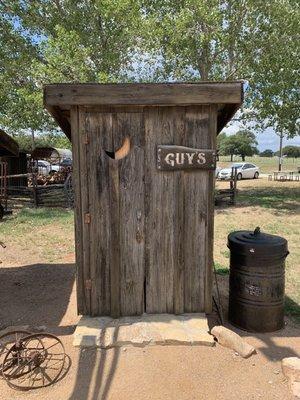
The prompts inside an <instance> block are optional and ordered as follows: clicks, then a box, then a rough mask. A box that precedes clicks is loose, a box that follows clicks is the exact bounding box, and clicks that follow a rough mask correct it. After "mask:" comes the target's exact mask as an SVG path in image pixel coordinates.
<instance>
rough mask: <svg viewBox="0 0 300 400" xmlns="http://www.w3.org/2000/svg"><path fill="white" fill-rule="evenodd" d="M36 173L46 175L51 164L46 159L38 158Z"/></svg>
mask: <svg viewBox="0 0 300 400" xmlns="http://www.w3.org/2000/svg"><path fill="white" fill-rule="evenodd" d="M37 166H38V173H39V174H40V175H48V174H49V172H50V168H51V164H50V163H49V162H48V161H46V160H38V162H37Z"/></svg>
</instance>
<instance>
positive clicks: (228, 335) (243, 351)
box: [211, 326, 256, 358]
mask: <svg viewBox="0 0 300 400" xmlns="http://www.w3.org/2000/svg"><path fill="white" fill-rule="evenodd" d="M211 334H212V335H213V336H214V337H215V338H217V340H218V343H219V344H221V345H222V346H225V347H229V348H230V349H232V350H234V351H235V352H236V353H238V354H239V355H240V356H242V357H243V358H248V357H250V356H251V355H252V354H253V353H255V352H256V351H255V348H254V347H253V346H250V344H248V343H247V342H246V341H245V340H244V339H243V338H241V337H240V336H239V335H238V334H237V333H235V332H233V331H231V330H230V329H227V328H225V327H224V326H214V327H213V328H212V330H211Z"/></svg>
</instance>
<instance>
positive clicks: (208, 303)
mask: <svg viewBox="0 0 300 400" xmlns="http://www.w3.org/2000/svg"><path fill="white" fill-rule="evenodd" d="M216 138H217V107H216V106H215V105H210V108H209V126H208V133H207V146H208V147H209V148H210V149H215V148H216ZM215 182H216V179H215V171H209V173H208V191H207V233H206V235H207V241H206V243H207V248H206V254H207V260H206V269H205V282H204V290H205V292H204V310H205V312H206V313H211V312H212V286H213V261H214V260H213V251H214V205H215V201H214V200H215V199H214V191H215Z"/></svg>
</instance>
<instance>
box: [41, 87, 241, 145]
mask: <svg viewBox="0 0 300 400" xmlns="http://www.w3.org/2000/svg"><path fill="white" fill-rule="evenodd" d="M243 97H244V91H243V81H236V82H199V83H126V84H97V83H93V84H90V83H84V84H65V83H62V84H51V85H45V86H44V106H45V108H46V109H47V110H48V111H49V112H50V114H51V115H52V116H53V117H54V119H55V120H56V122H57V123H58V125H59V126H60V127H61V129H62V130H63V132H64V133H65V134H66V136H67V137H68V138H69V139H70V140H71V124H70V109H71V107H72V106H105V105H106V106H188V105H201V104H217V105H218V121H217V133H219V132H220V131H221V130H222V129H223V128H224V126H225V125H226V124H227V123H228V122H229V121H230V119H231V118H232V117H233V115H234V114H235V113H236V111H237V110H238V108H239V107H240V106H241V104H242V102H243Z"/></svg>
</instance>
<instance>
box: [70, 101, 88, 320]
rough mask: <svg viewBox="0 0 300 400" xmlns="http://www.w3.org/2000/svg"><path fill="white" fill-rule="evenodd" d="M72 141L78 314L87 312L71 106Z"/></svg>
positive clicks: (77, 148) (75, 112)
mask: <svg viewBox="0 0 300 400" xmlns="http://www.w3.org/2000/svg"><path fill="white" fill-rule="evenodd" d="M71 124H72V143H73V187H74V208H75V213H74V218H75V254H76V282H77V309H78V314H87V313H88V311H89V310H88V307H87V304H86V301H85V290H84V264H83V240H84V238H83V235H82V204H81V184H80V178H81V176H80V144H79V110H78V107H77V106H73V107H72V108H71Z"/></svg>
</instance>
